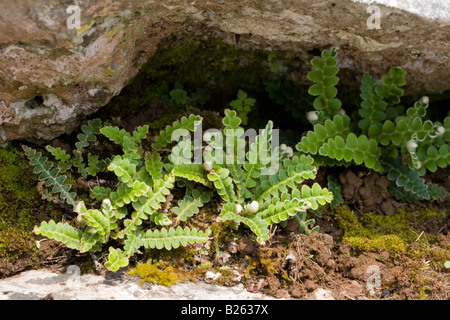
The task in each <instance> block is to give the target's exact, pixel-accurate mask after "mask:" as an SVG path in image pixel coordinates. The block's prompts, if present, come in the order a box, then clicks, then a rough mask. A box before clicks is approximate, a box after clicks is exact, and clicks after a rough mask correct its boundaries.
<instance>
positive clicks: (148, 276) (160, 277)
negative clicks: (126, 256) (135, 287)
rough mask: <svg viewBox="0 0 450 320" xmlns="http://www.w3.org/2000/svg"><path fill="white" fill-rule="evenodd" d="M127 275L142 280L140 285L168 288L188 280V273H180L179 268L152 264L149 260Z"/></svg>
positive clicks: (139, 264) (158, 263)
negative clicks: (135, 276)
mask: <svg viewBox="0 0 450 320" xmlns="http://www.w3.org/2000/svg"><path fill="white" fill-rule="evenodd" d="M128 274H129V275H137V276H139V278H141V279H142V280H141V285H142V284H144V283H145V282H150V283H158V284H161V285H163V286H168V287H170V286H172V285H174V284H176V283H178V282H180V281H182V280H187V279H189V272H186V271H182V270H181V268H175V267H173V266H171V265H169V263H167V262H164V261H159V262H157V263H152V262H151V260H149V261H148V262H146V263H142V262H139V263H138V264H137V266H136V268H134V269H132V270H131V271H130V272H129V273H128Z"/></svg>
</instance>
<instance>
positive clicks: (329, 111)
mask: <svg viewBox="0 0 450 320" xmlns="http://www.w3.org/2000/svg"><path fill="white" fill-rule="evenodd" d="M336 55H337V51H336V50H335V49H332V50H325V51H324V52H323V53H322V56H321V57H320V58H314V59H313V60H312V61H311V65H312V67H313V71H311V72H310V73H309V75H308V78H309V79H310V80H311V81H312V82H313V83H314V84H313V85H312V86H311V87H310V90H309V93H310V94H311V95H313V96H317V98H316V100H315V101H314V103H313V107H314V109H315V111H310V112H308V113H307V118H308V120H309V121H310V122H311V123H313V125H314V127H313V130H311V131H308V132H306V133H305V134H304V136H303V137H302V139H301V141H300V142H299V143H298V144H297V145H296V148H297V150H298V151H299V152H302V153H305V154H310V155H313V156H314V159H315V160H316V162H317V163H318V164H325V165H330V166H332V165H349V164H355V165H363V166H365V167H366V168H368V169H372V170H375V171H378V172H380V173H385V174H386V175H387V177H388V178H389V179H391V180H392V181H393V183H395V184H396V186H397V187H398V188H400V189H401V190H403V191H404V192H412V193H413V194H414V196H412V197H410V198H411V199H412V198H420V199H430V197H431V198H435V197H437V196H438V195H444V196H445V193H443V192H442V189H440V188H439V187H438V186H431V185H425V184H424V182H423V179H421V178H420V176H423V175H424V174H425V173H426V172H427V171H429V172H435V171H436V170H437V169H438V168H445V167H447V166H448V165H449V164H450V153H449V142H450V139H449V136H450V117H449V116H447V117H446V118H445V119H444V121H443V123H441V122H439V121H436V122H433V121H431V120H429V119H426V115H427V108H428V105H429V99H428V97H423V98H421V99H419V100H418V101H416V102H415V103H414V105H413V106H412V107H410V108H408V109H407V110H406V112H404V111H403V110H404V108H403V106H401V105H400V102H401V97H402V96H403V93H404V91H403V89H401V87H402V86H404V85H405V84H406V81H405V74H406V73H405V71H403V70H402V69H401V68H399V67H394V68H391V69H390V70H389V74H388V75H385V76H383V77H382V78H381V81H377V80H375V79H373V78H372V76H371V75H370V74H368V73H364V74H363V76H362V80H361V81H362V84H361V95H360V96H361V106H360V108H359V109H358V112H357V113H354V114H352V117H349V116H347V115H345V111H344V110H343V109H342V108H341V103H340V101H338V98H337V95H336V94H337V90H336V88H335V85H336V84H337V83H338V78H337V76H336V75H337V73H338V70H339V67H338V66H337V63H336V60H335V57H336ZM393 159H394V160H393ZM393 161H394V162H395V165H393V163H394V162H393ZM391 190H394V189H393V188H391ZM395 190H396V191H395V193H396V194H397V195H398V194H399V190H398V189H395ZM430 190H434V191H432V194H433V195H431V194H430V192H429V191H430Z"/></svg>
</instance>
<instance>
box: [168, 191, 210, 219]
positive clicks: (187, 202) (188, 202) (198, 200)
mask: <svg viewBox="0 0 450 320" xmlns="http://www.w3.org/2000/svg"><path fill="white" fill-rule="evenodd" d="M211 197H212V192H211V191H209V190H205V189H202V188H198V189H195V190H193V191H192V194H191V195H189V194H188V195H186V196H185V197H184V199H183V200H179V201H178V205H177V206H176V207H174V208H172V211H173V212H174V213H175V214H176V215H177V221H186V220H187V219H189V218H191V217H192V216H193V215H195V214H197V213H199V208H200V207H202V206H203V205H204V204H205V203H208V202H209V200H210V199H211Z"/></svg>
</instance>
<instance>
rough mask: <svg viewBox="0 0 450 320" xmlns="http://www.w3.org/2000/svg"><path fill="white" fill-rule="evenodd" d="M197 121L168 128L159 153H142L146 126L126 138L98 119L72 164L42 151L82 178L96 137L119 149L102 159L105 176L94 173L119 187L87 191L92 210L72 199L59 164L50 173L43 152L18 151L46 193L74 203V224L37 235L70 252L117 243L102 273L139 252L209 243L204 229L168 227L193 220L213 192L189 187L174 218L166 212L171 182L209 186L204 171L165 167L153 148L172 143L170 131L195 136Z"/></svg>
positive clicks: (46, 227) (43, 228)
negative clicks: (111, 177) (110, 176)
mask: <svg viewBox="0 0 450 320" xmlns="http://www.w3.org/2000/svg"><path fill="white" fill-rule="evenodd" d="M200 120H201V118H200V117H197V116H191V117H189V118H186V117H184V118H182V119H181V120H180V121H177V122H175V123H174V124H173V125H172V126H168V127H166V129H165V130H163V131H162V132H161V134H160V135H159V136H158V137H156V138H155V141H157V142H156V146H157V148H156V150H152V151H145V150H144V148H143V144H142V142H143V141H145V140H146V139H147V134H148V126H141V127H138V128H136V130H134V131H133V132H132V133H128V132H126V131H125V130H123V129H119V128H118V127H114V126H110V125H106V126H104V127H100V126H99V124H100V122H98V121H93V122H92V121H91V122H89V124H88V125H85V126H84V127H83V128H82V131H83V133H82V134H80V135H79V140H80V141H79V142H77V149H76V151H75V153H76V155H75V156H74V157H72V159H71V157H70V156H69V155H67V154H66V153H65V152H63V151H62V150H60V149H56V148H50V147H48V148H47V150H48V151H49V152H50V153H51V154H52V155H54V157H55V160H54V161H56V162H58V163H59V164H60V163H66V164H67V163H70V162H71V161H72V160H74V161H73V162H72V163H71V164H72V165H74V166H75V167H76V168H78V169H79V170H78V173H79V174H80V175H81V176H86V172H87V171H90V169H89V166H90V165H89V164H88V166H86V165H84V164H83V159H86V158H84V154H83V152H84V153H88V152H89V151H88V147H89V146H90V143H94V142H95V141H97V138H98V137H97V135H103V136H104V137H106V138H107V139H108V140H109V141H111V142H112V143H114V144H117V145H119V146H120V147H121V148H122V154H118V155H115V156H113V157H112V160H109V159H108V160H107V161H104V162H103V163H104V165H105V168H104V170H98V172H96V173H100V172H103V171H109V172H112V173H114V175H115V176H116V178H117V184H116V186H115V187H113V188H109V187H105V186H101V185H96V186H95V187H93V188H92V189H91V198H92V199H94V200H95V201H93V202H92V203H89V204H88V203H86V202H85V201H80V200H76V194H75V192H70V189H71V184H69V183H67V182H66V180H67V177H66V176H65V175H62V174H61V169H60V167H59V166H56V167H55V166H54V164H53V162H51V161H50V160H48V158H47V157H45V156H43V155H42V153H41V152H38V151H36V150H34V149H32V148H30V147H27V146H23V149H24V151H25V153H26V154H27V156H28V157H29V159H30V163H31V164H32V165H33V166H34V172H35V173H36V174H38V175H39V179H40V180H41V181H45V185H46V186H47V187H53V188H52V189H51V192H52V193H53V194H58V195H59V197H60V198H61V199H63V200H65V201H66V202H67V204H69V205H72V206H73V210H74V212H75V213H77V214H78V217H77V219H75V220H74V221H72V222H58V223H56V222H54V221H52V220H51V221H49V222H45V221H44V222H42V223H41V225H40V226H37V227H36V228H35V229H34V232H35V233H36V234H40V235H43V236H45V237H48V238H51V239H55V240H57V241H60V242H63V243H65V244H66V245H67V247H69V248H72V249H76V250H79V251H80V252H87V251H93V252H95V251H101V249H102V247H103V246H104V245H108V244H109V243H111V240H114V241H115V242H116V243H122V244H123V247H122V248H117V247H114V246H110V247H109V254H108V260H107V261H106V262H105V267H106V268H108V269H109V270H112V271H116V270H118V269H119V268H121V267H124V266H126V265H128V261H129V258H130V257H131V256H133V255H134V254H135V253H137V252H138V250H139V248H141V247H145V248H157V249H161V248H165V249H167V250H170V249H172V248H178V247H179V246H186V245H188V244H192V243H196V242H205V241H207V240H208V234H209V230H205V231H199V230H197V229H195V228H192V229H191V228H189V227H187V226H186V227H184V228H181V227H180V226H179V227H178V228H171V227H169V225H171V224H172V223H173V222H174V221H173V220H172V219H173V218H174V219H175V222H176V223H183V222H186V221H187V220H188V219H189V218H191V217H192V216H193V215H195V214H197V213H198V212H199V210H200V208H201V207H202V206H203V205H204V204H205V203H207V202H208V201H209V200H210V198H211V197H212V191H210V190H206V189H204V188H199V189H197V188H196V186H194V187H193V189H189V192H190V193H189V194H187V195H186V196H185V197H184V199H182V200H179V201H178V206H176V207H174V211H173V212H171V211H168V210H167V208H166V207H167V206H170V200H171V199H172V198H173V196H172V195H171V190H172V189H173V188H174V186H175V179H185V178H188V179H191V180H193V181H196V182H198V183H202V182H203V184H205V185H207V186H212V184H211V183H210V181H209V180H208V179H207V178H206V173H205V172H204V169H203V168H202V167H201V170H199V168H198V166H197V167H190V166H187V165H184V164H182V165H180V166H177V165H175V164H173V163H171V162H166V161H167V159H166V158H163V157H162V156H161V154H160V153H159V152H158V146H159V147H161V148H162V147H163V146H168V145H169V144H170V143H171V141H170V140H168V138H167V134H168V133H170V132H172V133H173V131H174V130H175V129H186V130H189V131H193V130H194V129H195V126H196V125H197V121H200ZM75 153H74V154H75ZM88 156H90V157H91V162H92V163H94V162H98V158H95V159H93V155H89V154H88ZM66 170H67V169H66ZM91 172H92V171H91ZM100 180H101V179H100ZM100 180H99V181H100ZM96 201H101V206H100V208H96V205H97V202H96ZM144 222H145V223H144Z"/></svg>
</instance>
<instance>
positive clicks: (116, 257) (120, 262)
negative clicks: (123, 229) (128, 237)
mask: <svg viewBox="0 0 450 320" xmlns="http://www.w3.org/2000/svg"><path fill="white" fill-rule="evenodd" d="M127 265H128V258H127V257H126V256H125V253H124V252H123V251H122V250H120V249H115V248H113V247H109V255H108V261H107V262H106V263H105V267H106V268H107V269H108V270H109V271H113V272H116V271H117V270H119V269H120V268H123V267H126V266H127Z"/></svg>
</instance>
